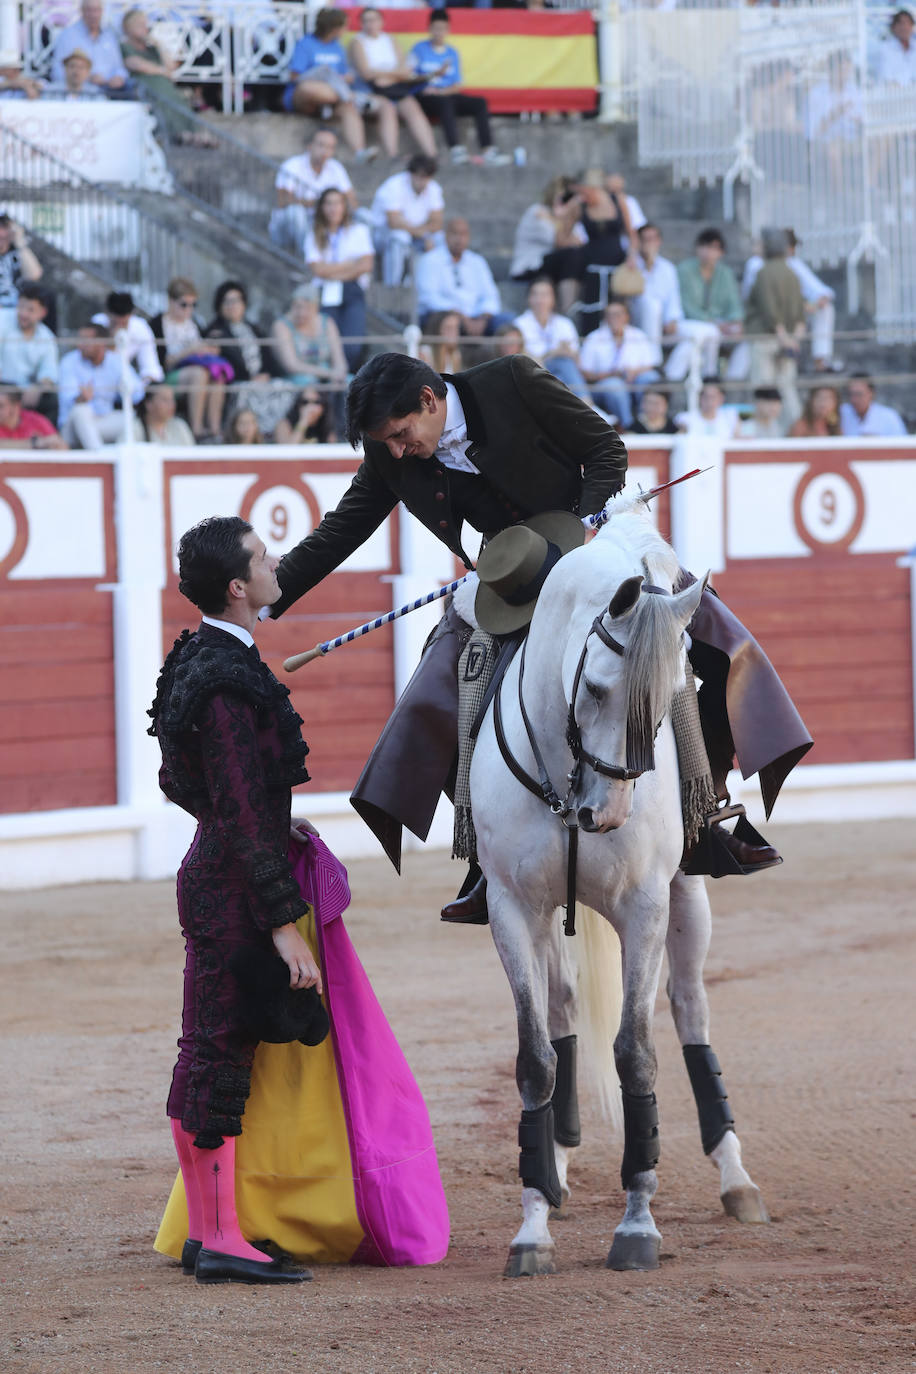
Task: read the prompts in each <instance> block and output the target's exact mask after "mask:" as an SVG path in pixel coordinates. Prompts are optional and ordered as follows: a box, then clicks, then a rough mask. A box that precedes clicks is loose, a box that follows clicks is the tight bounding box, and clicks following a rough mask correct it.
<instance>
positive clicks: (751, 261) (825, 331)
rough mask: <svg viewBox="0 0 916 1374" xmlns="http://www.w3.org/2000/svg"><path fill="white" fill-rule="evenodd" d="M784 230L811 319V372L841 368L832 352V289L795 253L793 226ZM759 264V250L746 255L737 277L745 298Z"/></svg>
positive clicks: (789, 258) (791, 263)
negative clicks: (741, 274) (740, 272)
mask: <svg viewBox="0 0 916 1374" xmlns="http://www.w3.org/2000/svg"><path fill="white" fill-rule="evenodd" d="M785 234H786V262H787V263H788V265H789V267H791V269H792V271H793V272H794V273H795V275H796V277H798V284H799V286H800V287H801V291H802V298H803V300H804V302H805V313H806V315H808V316H809V318H810V321H811V360H812V362H813V363H814V370H815V372H842V370H843V364H842V363H841V362H838V361H837V360H836V359H835V358H834V356H833V326H834V321H835V319H836V311H835V309H834V305H833V302H834V300H835V299H836V295H835V292H834V291H833V289H832V288H831V287H829V286H828V285H827V283H826V282H824V281H821V279H820V277H819V276H817V275H816V273H814V272H813V271H812V270H811V268H810V267H809V266H808V264H807V263H806V262H803V261H802V260H801V258H800V257H799V256H798V253H797V252H796V249H797V248H798V243H799V240H798V239H797V238H796V237H795V230H794V229H787V230H786V231H785ZM762 266H763V258H762V257H761V256H760V254H759V253H755V254H754V255H753V256H752V257H750V258H748V260H747V262H746V263H745V265H744V275H743V277H742V278H741V295H742V297H743V299H744V300H745V301H747V299H748V296H749V295H750V294H751V287H752V286H753V285H754V282H755V281H756V279H757V273H758V272H759V271H760V269H761V267H762Z"/></svg>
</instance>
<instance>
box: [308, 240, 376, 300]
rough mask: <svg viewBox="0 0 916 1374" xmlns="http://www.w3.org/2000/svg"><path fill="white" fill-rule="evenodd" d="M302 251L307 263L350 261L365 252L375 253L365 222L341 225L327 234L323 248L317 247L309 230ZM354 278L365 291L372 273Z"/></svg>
mask: <svg viewBox="0 0 916 1374" xmlns="http://www.w3.org/2000/svg"><path fill="white" fill-rule="evenodd" d="M304 251H305V261H306V262H307V263H313V262H327V263H333V262H352V261H353V259H354V258H362V257H365V256H366V254H367V253H369V254H372V255H373V256H374V254H375V249H374V248H373V247H372V239H371V237H370V235H369V230H368V229H367V227H366V225H365V224H345V225H342V226H341V228H340V229H337V230H335V232H334V233H333V234H329V235H328V241H327V243H326V244H325V246H324V248H319V247H318V241H317V239H316V238H315V235H314V233H313V232H312V231H311V230H310V231H309V232H308V234H306V236H305V250H304ZM356 280H357V281H358V282H359V284H360V286H361V287H362V288H363V290H364V291H365V290H367V289H368V286H369V283H370V282H371V281H372V273H371V272H363V273H362V274H361V275H360V276H359V277H357V279H356Z"/></svg>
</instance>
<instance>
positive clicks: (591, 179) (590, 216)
mask: <svg viewBox="0 0 916 1374" xmlns="http://www.w3.org/2000/svg"><path fill="white" fill-rule="evenodd" d="M576 190H577V192H578V195H579V200H580V210H579V223H580V225H581V226H582V228H583V229H584V231H585V237H586V242H585V243H584V244H583V245H582V246H581V247H578V248H567V249H565V250H564V256H563V258H562V259H561V260H560V262H559V263H556V264H554V265H553V266H551V265H550V264H549V263H548V264H546V265H547V267H548V270H549V272H550V275H551V276H552V277H559V287H558V292H559V301H560V310H561V311H563V312H566V311H568V310H569V309H570V308H571V307H572V304H573V302H574V301H575V300H576V299H577V298H581V300H582V303H583V304H584V305H586V306H588V305H592V306H594V305H596V304H597V302H598V301H599V300H600V298H601V289H602V288H601V274H600V273H598V272H592V271H589V268H590V267H592V266H596V267H607V268H611V267H618V266H619V265H620V263H622V262H623V261H624V260H625V259H626V258H627V249H626V248H625V246H624V239H626V240H627V241H630V242H632V240H633V237H634V231H633V226H632V224H631V222H630V210H629V206H628V205H627V201H626V197H625V196H623V195H622V194H618V192H616V191H609V190H608V189H607V186H606V177H605V174H604V172H603V171H602V170H601V169H600V167H591V168H589V170H588V171H587V172H586V173H585V175H584V176H583V178H582V180H581V181H580V182H579V183H578V185H577V187H576ZM632 265H633V266H634V267H635V265H636V258H635V254H633V255H632Z"/></svg>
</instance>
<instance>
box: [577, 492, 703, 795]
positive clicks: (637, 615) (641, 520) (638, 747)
mask: <svg viewBox="0 0 916 1374" xmlns="http://www.w3.org/2000/svg"><path fill="white" fill-rule="evenodd" d="M598 538H599V539H602V540H604V541H606V542H608V543H610V542H613V543H614V545H615V546H616V548H617V549H618V550H620V552H622V553H625V555H626V557H627V558H629V559H631V560H632V563H631V572H636V571H638V572H641V573H642V574H643V575H644V576H646V581H647V582H649V583H651V584H653V585H655V586H659V585H660V586H662V587H663V588H664V589H665V590H666V591H668V590H670V589H671V587H672V586H673V584H674V581H675V579H676V577H677V575H678V570H679V566H680V565H679V562H678V557H677V554H676V553H675V552H674V549H673V548H672V547H671V545H670V544H668V543H667V542H666V541H665V540H664V539H662V537H661V535H660V534H659V533H658V531H657V530H656V528H655V526H654V524H653V523H652V521H651V518H650V517H649V514H648V511H647V509H646V506H645V504H644V503H643V502H642V501H640V500H639V499H638V498H637V500H635V501H631V502H628V503H627V504H625V505H623V506H621V507H618V509H617V510H615V513H614V515H613V516H612V517H611V519H610V520H609V521H608V524H607V525H606V526H605V527H604V529H603V530H602V531H601V533H600V534H599V536H598ZM596 542H597V541H596ZM614 590H615V589H614V588H611V592H612V593H613V591H614ZM625 623H626V628H627V647H626V653H625V654H624V680H625V684H626V694H627V767H628V768H645V767H651V762H650V761H651V758H652V745H653V741H654V739H655V730H656V727H657V725H658V723H659V721H660V720H661V719H662V717H663V716H664V715H666V714H667V712H668V709H669V707H670V705H671V698H672V696H673V694H674V691H675V689H676V688H677V687H678V686H679V685H680V683H681V682H682V680H683V662H682V658H681V647H682V640H681V627H680V625H679V624H678V621H677V619H676V617H675V615H674V612H673V611H672V609H671V604H670V602H669V601H668V599H667V597H664V596H655V595H653V594H652V593H643V594H642V595H641V596H640V597H639V599H638V600H637V602H636V604H635V606H634V607H633V609H632V611H629V612H628V613H627V615H626V618H625Z"/></svg>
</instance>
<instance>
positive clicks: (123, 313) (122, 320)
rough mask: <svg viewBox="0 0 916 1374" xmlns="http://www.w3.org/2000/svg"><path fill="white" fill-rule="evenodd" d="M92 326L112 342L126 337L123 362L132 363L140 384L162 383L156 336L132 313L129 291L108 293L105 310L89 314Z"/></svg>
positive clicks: (131, 300) (132, 304)
mask: <svg viewBox="0 0 916 1374" xmlns="http://www.w3.org/2000/svg"><path fill="white" fill-rule="evenodd" d="M92 323H93V324H103V325H104V326H105V328H106V329H108V330H109V331H110V332H111V335H112V337H113V339H114V340H115V343H117V342H118V335H119V334H121V333H124V334H126V335H127V361H128V362H129V363H133V366H134V369H135V371H136V372H137V373H139V376H140V379H141V381H142V382H143V383H144V384H147V385H148V384H149V383H150V382H161V381H162V379H163V377H164V375H165V374H164V373H163V371H162V364H161V363H160V361H159V355H158V353H157V352H156V336H155V335H154V333H153V331H152V329H151V327H150V325H149V324H148V323H147V321H146V320H144V319H142V318H141V316H139V315H137V314H135V307H134V298H133V296H132V295H131V294H130V292H129V291H109V293H108V295H107V297H106V298H105V309H104V310H101V311H99V313H98V314H97V315H93V317H92Z"/></svg>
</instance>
